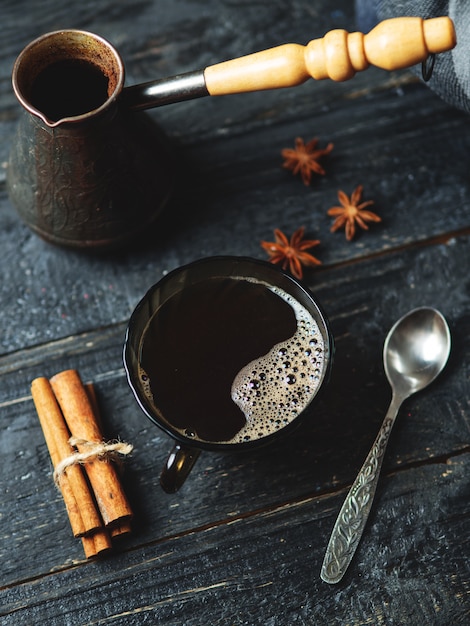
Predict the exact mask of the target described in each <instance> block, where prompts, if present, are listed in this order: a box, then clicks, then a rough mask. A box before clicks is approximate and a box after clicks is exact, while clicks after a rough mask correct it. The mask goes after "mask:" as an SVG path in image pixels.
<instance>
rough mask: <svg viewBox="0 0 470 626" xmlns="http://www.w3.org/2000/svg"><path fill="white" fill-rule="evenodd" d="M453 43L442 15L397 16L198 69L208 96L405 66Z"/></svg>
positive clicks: (450, 29) (452, 33)
mask: <svg viewBox="0 0 470 626" xmlns="http://www.w3.org/2000/svg"><path fill="white" fill-rule="evenodd" d="M455 44H456V38H455V30H454V25H453V23H452V20H451V19H450V18H448V17H436V18H432V19H428V20H423V19H421V18H420V17H398V18H393V19H390V20H385V21H383V22H381V23H379V24H378V25H377V26H376V27H375V28H374V29H373V30H371V31H370V32H369V33H368V34H367V35H364V34H363V33H359V32H355V33H348V32H347V31H345V30H340V29H337V30H332V31H330V32H328V33H327V34H326V35H325V36H324V37H323V38H322V39H314V40H312V41H311V42H310V43H309V44H307V45H306V46H302V45H299V44H293V43H291V44H284V45H281V46H277V47H275V48H270V49H269V50H264V51H262V52H256V53H254V54H250V55H248V56H244V57H241V58H238V59H233V60H231V61H225V62H224V63H218V64H216V65H211V66H209V67H207V68H206V69H205V70H204V79H205V84H206V88H207V90H208V92H209V94H210V95H212V96H217V95H226V94H233V93H241V92H247V91H257V90H260V89H277V88H280V87H292V86H294V85H299V84H301V83H303V82H305V81H306V80H307V79H309V78H315V79H317V80H320V79H324V78H330V79H332V80H335V81H344V80H348V79H349V78H352V77H353V76H354V74H355V73H356V72H358V71H361V70H365V69H366V68H367V67H369V65H375V66H377V67H380V68H383V69H386V70H396V69H402V68H405V67H410V66H411V65H415V64H416V63H420V62H422V61H424V60H425V59H426V58H427V57H428V56H429V55H430V54H435V53H438V52H444V51H446V50H450V49H451V48H453V47H454V46H455Z"/></svg>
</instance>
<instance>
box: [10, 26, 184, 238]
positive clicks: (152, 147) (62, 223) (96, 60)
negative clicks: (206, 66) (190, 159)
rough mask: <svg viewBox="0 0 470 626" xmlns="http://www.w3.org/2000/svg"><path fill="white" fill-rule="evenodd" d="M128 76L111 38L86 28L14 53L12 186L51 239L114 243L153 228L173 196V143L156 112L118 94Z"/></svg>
mask: <svg viewBox="0 0 470 626" xmlns="http://www.w3.org/2000/svg"><path fill="white" fill-rule="evenodd" d="M78 64H80V65H78ZM91 68H92V74H90V75H89V76H88V70H89V69H91ZM69 70H70V71H69ZM93 73H94V74H93ZM97 76H98V79H97V80H95V79H96V78H97ZM89 79H91V80H89ZM101 79H102V80H101ZM98 82H100V85H101V86H100V89H101V88H102V92H99V89H98ZM123 82H124V68H123V65H122V61H121V59H120V57H119V55H118V54H117V52H116V51H115V50H114V48H113V47H112V46H111V45H110V44H109V43H108V42H106V41H105V40H103V39H102V38H100V37H98V36H96V35H92V34H90V33H85V32H83V31H59V32H56V33H50V34H48V35H44V36H43V37H41V38H39V39H38V40H36V41H34V42H32V44H29V46H27V47H26V48H25V49H24V50H23V52H22V53H21V54H20V56H19V57H18V59H17V61H16V64H15V68H14V71H13V87H14V90H15V93H16V95H17V97H18V99H19V101H20V103H21V104H22V105H23V108H24V111H23V112H22V117H21V119H20V121H19V124H18V127H17V132H16V137H15V139H14V141H13V144H12V148H11V152H10V158H9V164H8V172H7V186H8V193H9V196H10V199H11V201H12V203H13V205H14V206H15V208H16V210H17V211H18V213H19V215H20V216H21V218H22V219H23V220H24V222H25V223H26V224H27V225H28V226H29V227H30V228H31V229H32V230H33V231H35V232H36V233H37V234H38V235H40V236H41V237H43V238H44V239H46V240H48V241H50V242H52V243H56V244H59V245H63V246H66V247H73V248H89V247H92V248H100V247H116V246H118V245H119V244H121V243H124V242H126V241H128V240H129V239H131V238H134V237H135V236H137V235H138V234H139V233H141V232H144V231H145V230H146V229H148V227H149V224H150V223H151V222H153V221H154V220H155V218H156V217H157V216H158V214H159V213H160V211H161V209H162V208H163V206H164V205H165V204H166V202H167V201H168V198H169V196H170V194H171V190H172V186H173V172H174V167H173V162H172V157H171V149H170V147H169V145H168V142H167V140H166V138H165V137H164V135H163V133H162V132H161V131H160V129H159V128H158V127H157V126H156V125H155V124H154V123H153V121H152V120H151V118H149V117H147V116H146V114H145V113H142V112H136V111H130V110H127V109H126V107H125V106H124V105H123V104H121V102H120V98H119V96H120V93H121V90H122V86H123ZM89 83H90V84H89ZM93 90H95V91H96V93H94V94H93V93H92V92H93ZM103 90H104V91H103ZM84 92H85V96H84V97H82V95H83V93H84ZM88 92H90V93H91V96H90V97H89V93H88ZM90 98H91V99H90Z"/></svg>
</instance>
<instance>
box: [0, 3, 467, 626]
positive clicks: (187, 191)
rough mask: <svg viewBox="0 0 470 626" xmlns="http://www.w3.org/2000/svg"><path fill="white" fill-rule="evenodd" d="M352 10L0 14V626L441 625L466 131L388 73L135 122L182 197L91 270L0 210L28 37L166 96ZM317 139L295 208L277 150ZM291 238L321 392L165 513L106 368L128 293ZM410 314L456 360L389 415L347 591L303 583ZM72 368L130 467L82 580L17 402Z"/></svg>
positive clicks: (446, 597) (140, 436)
mask: <svg viewBox="0 0 470 626" xmlns="http://www.w3.org/2000/svg"><path fill="white" fill-rule="evenodd" d="M352 4H353V3H351V2H350V1H349V0H342V1H340V0H338V1H337V2H335V3H334V5H332V4H331V2H329V1H328V0H309V1H303V0H302V1H300V0H299V1H295V2H289V3H286V2H282V1H280V0H271V1H270V2H264V3H263V2H262V3H245V2H221V1H220V0H204V2H201V1H196V2H180V1H175V2H171V3H169V2H168V3H165V2H156V1H151V0H149V1H148V2H140V3H133V2H131V1H130V0H128V1H127V0H123V1H120V2H109V1H108V0H96V1H95V2H92V3H91V2H90V3H74V4H73V6H72V5H71V4H69V3H63V2H59V1H58V0H45V1H44V2H42V3H40V4H39V3H33V2H27V1H26V0H18V1H17V2H16V3H8V5H9V6H8V7H7V8H5V7H2V10H1V24H2V36H1V38H0V71H1V80H0V90H1V95H0V97H1V100H0V106H1V108H0V136H1V142H0V152H1V154H0V161H1V163H2V169H1V174H0V176H1V178H0V202H1V206H0V249H1V251H2V260H1V265H0V275H1V279H0V298H1V300H0V302H1V316H2V317H1V324H2V325H1V329H2V332H1V335H0V342H1V357H0V374H1V378H0V449H1V452H2V471H1V494H2V496H1V504H0V507H1V508H0V511H1V534H0V537H1V540H0V584H1V595H0V615H1V620H0V621H1V623H2V625H3V624H4V625H5V626H7V625H13V624H15V625H16V624H28V625H33V624H39V623H47V624H49V625H50V626H52V625H60V626H63V625H64V624H70V625H73V626H77V625H85V624H86V625H91V624H94V625H95V624H113V626H114V625H117V624H126V625H127V624H165V626H169V625H173V624H174V625H176V624H178V625H180V624H185V625H206V624H214V625H215V624H217V625H222V624H224V625H242V624H243V625H251V624H263V625H269V626H274V625H276V626H277V625H280V626H286V625H290V626H291V625H297V624H302V625H304V624H328V625H330V624H341V625H342V626H345V625H352V624H374V625H379V624H393V625H402V624H411V625H419V624H425V623H426V624H433V625H434V624H442V625H448V624H463V623H468V620H469V616H470V603H469V596H468V594H469V589H470V587H469V586H470V569H469V562H470V560H469V547H468V535H469V529H470V523H469V522H470V516H469V512H470V508H469V502H470V489H469V480H468V477H469V472H470V445H469V441H470V405H469V393H468V392H469V376H470V280H469V275H468V267H469V264H470V246H469V238H470V228H469V226H470V179H469V169H468V154H469V152H470V123H469V120H468V117H467V116H466V115H464V114H463V113H460V112H458V111H456V110H454V109H452V108H450V107H449V106H448V105H447V104H445V103H444V102H443V101H441V100H440V99H438V98H437V97H436V96H435V95H434V94H433V93H432V91H430V90H429V89H428V88H427V87H426V86H424V85H423V84H421V83H420V82H419V81H418V80H416V79H415V78H414V76H413V75H412V74H411V73H409V72H407V71H403V72H399V73H392V74H389V73H387V72H385V71H382V70H378V69H373V68H372V69H369V70H368V71H366V72H363V73H361V74H360V75H357V76H356V77H355V78H354V79H353V80H351V81H348V82H346V83H340V84H338V83H333V82H330V81H321V82H314V81H310V82H308V83H306V84H304V85H303V86H301V87H297V88H292V89H286V90H282V91H270V92H264V93H253V94H247V95H237V96H227V97H221V98H206V99H203V100H193V101H189V102H185V103H180V104H174V105H171V106H168V107H165V108H161V109H158V110H152V112H150V113H149V115H150V116H151V117H152V118H154V120H155V121H156V122H157V123H158V124H160V126H161V127H162V128H164V130H165V131H166V132H167V134H168V135H169V137H170V138H171V140H172V141H173V142H174V144H175V145H176V146H177V149H178V155H179V156H178V174H179V175H180V183H179V185H178V188H177V190H176V192H175V195H174V197H173V199H172V202H171V205H170V207H169V209H168V210H167V211H166V213H165V216H164V217H163V218H162V219H161V220H160V221H159V223H158V227H157V228H155V229H154V231H153V232H152V233H150V235H149V236H148V237H147V238H146V239H145V240H143V241H141V242H140V243H139V245H137V246H135V247H132V248H129V249H123V250H120V251H118V252H115V253H112V254H111V253H110V254H105V255H98V254H94V253H80V252H75V251H71V250H65V249H61V248H57V247H54V246H51V245H50V244H47V243H45V242H44V241H42V240H41V239H39V238H38V237H37V236H36V235H34V234H33V233H32V232H31V231H30V230H29V229H28V228H27V227H26V226H25V225H24V224H23V223H22V222H21V221H20V219H19V217H18V216H17V214H16V212H15V210H14V209H13V207H12V206H11V204H10V202H9V199H8V197H7V192H6V187H5V177H6V161H7V158H8V151H9V146H10V143H11V140H12V137H13V133H14V130H15V127H16V123H17V120H18V117H19V114H20V106H19V104H18V103H17V102H16V100H15V98H14V95H13V93H12V90H11V86H10V74H11V67H12V63H13V61H14V59H15V58H16V56H17V55H18V53H19V52H20V50H21V49H22V48H23V47H24V45H26V44H27V43H28V42H29V41H31V40H32V39H34V38H35V37H37V36H39V35H41V34H43V33H45V32H48V31H51V30H56V29H59V28H70V27H73V28H83V29H87V30H91V31H93V32H96V33H99V34H101V35H103V36H104V37H106V38H107V39H109V40H110V41H111V42H113V43H114V44H115V45H116V47H117V48H118V49H119V51H120V52H121V54H122V56H123V58H124V61H125V64H126V69H127V84H133V83H136V82H140V81H146V80H151V79H154V78H157V77H165V76H171V75H173V74H177V73H179V72H186V71H191V70H194V69H199V68H202V67H205V66H206V65H208V64H211V63H215V62H218V61H222V60H225V59H228V58H233V57H236V56H240V55H242V54H247V53H250V52H253V51H256V50H260V49H263V48H266V47H270V46H274V45H278V44H280V43H285V42H288V41H294V42H298V43H302V44H305V43H306V42H307V41H309V40H310V39H312V38H315V37H320V36H323V35H324V34H325V32H326V31H327V30H329V29H331V28H345V29H347V30H354V29H355V25H354V15H353V9H352V7H351V5H352ZM297 136H299V137H303V138H304V139H305V140H309V139H311V138H313V137H318V138H319V142H320V145H321V146H324V145H326V144H327V143H328V142H330V141H331V142H333V143H334V150H333V152H332V153H331V154H330V155H329V157H328V158H327V159H325V160H324V162H323V163H324V165H325V167H326V170H327V174H326V175H325V176H324V177H320V176H315V177H314V179H313V181H312V185H311V186H310V187H305V186H304V185H303V184H302V182H301V181H300V179H299V178H298V177H294V176H292V174H291V173H290V172H288V171H286V170H283V169H282V167H281V164H282V159H281V155H280V153H281V150H282V148H284V147H288V146H292V145H293V142H294V138H295V137H297ZM358 184H363V185H364V198H365V199H373V200H374V201H375V204H374V207H373V210H375V211H376V212H377V213H378V214H379V215H380V216H381V218H382V222H381V223H380V224H373V225H372V226H371V228H370V230H369V231H368V232H364V231H361V232H359V233H358V235H357V237H356V238H355V239H354V240H353V241H352V242H347V241H346V239H345V237H344V233H343V232H339V233H331V232H330V226H331V221H332V219H331V218H330V217H328V216H327V215H326V211H327V209H328V208H329V207H330V206H333V205H335V204H337V191H338V189H343V190H344V191H345V192H346V193H348V194H350V193H351V192H352V190H353V189H354V188H355V187H356V186H357V185H358ZM301 225H305V227H306V231H307V234H308V236H309V237H310V238H318V239H320V240H321V245H320V246H318V247H317V248H315V251H314V252H315V254H316V255H317V256H318V257H319V258H320V259H321V261H322V266H321V267H320V268H318V269H314V270H308V271H307V272H306V274H305V282H306V283H307V284H308V285H309V286H310V287H311V289H312V290H313V291H314V292H315V293H316V295H317V296H318V298H319V300H320V302H321V303H322V305H323V307H324V309H325V310H326V312H327V315H328V317H329V319H330V322H331V327H332V330H333V333H334V336H335V340H336V355H335V365H334V370H333V374H332V379H331V382H330V385H329V387H328V389H327V392H326V393H325V395H324V396H323V398H322V400H321V402H320V403H319V404H317V405H316V407H315V410H314V411H313V412H312V415H311V418H310V419H309V420H308V421H307V422H306V423H304V424H302V426H301V428H300V429H298V430H296V431H295V432H294V433H293V434H292V435H291V436H290V437H289V438H287V439H286V440H285V441H283V442H282V443H281V442H279V443H276V444H273V445H272V446H271V447H268V448H265V449H263V450H262V451H260V452H259V453H256V454H246V455H242V456H240V455H236V454H225V455H223V454H211V453H205V454H203V455H202V456H201V458H200V459H199V460H198V462H197V464H196V466H195V467H194V469H193V472H192V474H191V476H190V478H189V479H188V481H187V483H186V484H185V485H184V486H183V488H182V489H181V491H180V492H179V493H177V494H174V495H167V494H165V493H163V491H162V490H161V489H160V486H159V472H160V468H161V466H162V463H163V462H164V460H165V458H166V455H167V453H168V451H169V448H170V445H171V444H170V440H169V438H168V437H167V436H166V435H165V434H164V433H162V432H160V431H159V430H157V429H156V427H154V426H153V425H152V424H151V423H150V422H149V421H148V420H147V418H146V417H145V416H144V415H143V414H142V413H141V411H140V409H139V408H138V407H137V405H136V403H135V401H134V398H133V395H132V393H131V391H130V389H129V388H128V385H127V382H126V379H125V374H124V370H123V365H122V359H121V353H122V345H123V340H124V333H125V328H126V322H127V320H128V318H129V315H130V313H131V311H132V310H133V308H134V306H135V305H136V304H137V302H138V301H139V299H140V298H141V296H142V295H143V293H144V292H145V291H146V290H147V288H148V287H149V286H150V285H151V284H153V283H154V282H156V281H157V280H158V279H159V278H160V277H161V276H162V275H164V274H165V273H166V272H168V271H169V270H171V269H172V268H175V267H177V266H179V265H182V264H184V263H186V262H189V261H192V260H194V259H196V258H199V257H201V256H208V255H216V254H233V255H248V256H253V257H256V258H265V255H264V252H263V250H262V249H261V247H260V241H261V240H263V239H268V240H270V239H271V238H272V236H273V229H274V228H281V229H283V230H284V231H285V232H287V233H288V234H291V233H292V232H293V231H294V230H295V229H296V228H298V227H299V226H301ZM422 305H428V306H433V307H436V308H438V309H440V310H441V311H442V312H443V313H444V315H445V316H446V317H447V319H448V321H449V324H450V327H451V332H452V338H453V351H452V354H451V358H450V361H449V364H448V367H447V368H446V370H445V372H444V373H443V375H441V377H440V378H439V379H438V381H436V383H435V384H433V386H432V388H430V389H429V390H427V391H426V392H423V393H421V394H418V395H416V396H415V397H413V398H412V399H410V400H408V401H407V402H406V405H405V406H404V407H403V409H402V411H401V414H400V416H399V419H398V421H397V424H396V427H395V429H394V431H393V433H392V437H391V440H390V443H389V448H388V451H387V454H386V458H385V463H384V467H383V474H382V477H381V482H380V484H379V488H378V492H377V495H376V500H375V502H374V507H373V510H372V513H371V517H370V519H369V523H368V526H367V528H366V531H365V534H364V536H363V540H362V542H361V544H360V546H359V549H358V552H357V554H356V557H355V559H354V561H353V563H352V565H351V567H350V569H349V570H348V572H347V574H346V576H345V578H344V579H343V581H342V582H341V583H339V584H338V585H336V586H330V585H328V584H326V583H324V582H322V580H321V579H320V577H319V572H320V567H321V563H322V560H323V555H324V550H325V547H326V544H327V542H328V538H329V534H330V532H331V529H332V527H333V524H334V521H335V518H336V515H337V513H338V511H339V509H340V507H341V504H342V502H343V500H344V497H345V495H346V493H347V490H348V488H349V486H350V485H351V483H352V481H353V479H354V477H355V475H356V473H357V471H358V470H359V468H360V466H361V464H362V462H363V460H364V458H365V456H366V454H367V452H368V450H369V448H370V446H371V444H372V442H373V440H374V438H375V435H376V433H377V431H378V428H379V426H380V423H381V421H382V418H383V416H384V413H385V411H386V409H387V407H388V404H389V400H390V390H389V387H388V384H387V382H386V379H385V375H384V372H383V367H382V346H383V341H384V338H385V335H386V333H387V331H388V329H389V328H390V327H391V325H392V324H393V323H394V321H395V320H396V319H397V318H398V317H400V316H401V315H403V314H404V313H406V312H407V311H408V310H409V309H412V308H414V307H418V306H422ZM67 368H76V369H78V370H79V372H80V374H81V375H82V378H83V379H84V380H85V381H92V382H93V383H94V385H95V388H96V390H97V394H98V398H99V402H100V406H101V411H102V414H103V420H104V422H105V427H106V431H107V432H108V433H110V436H112V437H120V438H121V439H122V440H124V441H128V442H131V443H132V444H133V445H134V453H133V454H132V457H131V458H130V459H129V460H128V461H127V462H126V471H125V477H124V482H125V488H126V490H127V493H128V495H129V497H130V499H131V502H132V506H133V508H134V511H135V520H134V524H133V533H132V535H131V536H130V537H128V538H126V539H124V540H123V541H122V542H121V543H120V544H118V546H117V547H116V550H115V552H114V553H113V554H112V555H111V556H108V557H106V558H104V559H99V560H92V561H87V560H86V559H85V558H84V555H83V551H82V547H81V544H80V541H79V540H77V539H75V538H73V537H72V535H71V531H70V527H69V524H68V520H67V516H66V513H65V509H64V505H63V501H62V499H61V496H60V494H59V492H58V491H57V490H56V488H55V486H54V484H53V481H52V478H51V465H50V460H49V455H48V452H47V449H46V445H45V442H44V438H43V435H42V431H41V429H40V426H39V423H38V420H37V416H36V412H35V409H34V406H33V402H32V399H31V395H30V383H31V381H32V380H33V379H34V378H35V377H37V376H41V375H43V376H52V375H53V374H54V373H56V372H58V371H60V370H63V369H67Z"/></svg>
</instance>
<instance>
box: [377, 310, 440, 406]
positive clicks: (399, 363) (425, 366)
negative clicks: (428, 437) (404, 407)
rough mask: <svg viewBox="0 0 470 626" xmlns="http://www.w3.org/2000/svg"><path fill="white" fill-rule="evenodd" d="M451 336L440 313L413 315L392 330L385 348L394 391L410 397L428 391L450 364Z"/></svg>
mask: <svg viewBox="0 0 470 626" xmlns="http://www.w3.org/2000/svg"><path fill="white" fill-rule="evenodd" d="M449 352H450V332H449V327H448V326H447V322H446V321H445V319H444V317H443V316H442V314H441V313H439V311H436V309H431V308H420V309H414V310H413V311H410V312H409V313H408V314H407V315H405V316H404V317H402V318H401V319H399V320H398V321H397V322H396V323H395V325H394V326H393V327H392V328H391V330H390V332H389V334H388V336H387V339H386V340H385V344H384V351H383V360H384V367H385V373H386V375H387V378H388V381H389V383H390V385H391V387H392V389H393V388H395V389H396V390H397V391H399V392H401V393H402V394H407V395H410V394H412V393H416V392H417V391H420V390H421V389H424V388H425V387H427V386H428V385H429V384H430V383H431V382H432V381H433V380H434V379H435V378H436V376H438V374H439V373H440V372H441V371H442V369H443V367H444V365H445V364H446V363H447V359H448V358H449Z"/></svg>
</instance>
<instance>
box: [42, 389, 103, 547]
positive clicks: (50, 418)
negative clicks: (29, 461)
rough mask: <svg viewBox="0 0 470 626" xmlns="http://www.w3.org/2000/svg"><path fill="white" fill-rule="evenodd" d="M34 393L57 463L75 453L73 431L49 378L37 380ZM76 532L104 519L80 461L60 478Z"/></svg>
mask: <svg viewBox="0 0 470 626" xmlns="http://www.w3.org/2000/svg"><path fill="white" fill-rule="evenodd" d="M31 393H32V396H33V401H34V404H35V406H36V411H37V414H38V417H39V422H40V424H41V428H42V431H43V433H44V438H45V440H46V444H47V447H48V450H49V455H50V457H51V461H52V465H53V467H54V468H55V467H57V465H58V463H60V462H61V461H62V460H63V459H65V458H67V457H69V456H70V455H71V454H73V453H74V450H73V448H72V447H71V445H70V444H69V438H70V433H69V431H68V428H67V425H66V423H65V421H64V417H63V415H62V412H61V410H60V408H59V406H58V404H57V400H56V398H55V396H54V392H53V390H52V387H51V385H50V383H49V381H48V380H47V378H44V377H40V378H36V379H35V380H33V382H32V384H31ZM59 487H60V489H61V492H62V497H63V499H64V502H65V506H66V509H67V513H68V516H69V520H70V525H71V527H72V532H73V534H74V535H75V536H76V537H77V536H80V535H84V534H85V533H89V532H91V531H94V530H96V529H98V528H101V526H102V520H101V518H100V515H99V513H98V511H97V509H96V505H95V502H94V498H93V496H92V494H91V493H90V489H89V487H88V483H87V480H86V478H85V476H84V474H83V470H82V468H81V467H80V466H79V465H71V466H70V467H68V468H67V469H66V470H65V472H64V473H63V474H62V476H61V477H60V478H59Z"/></svg>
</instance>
